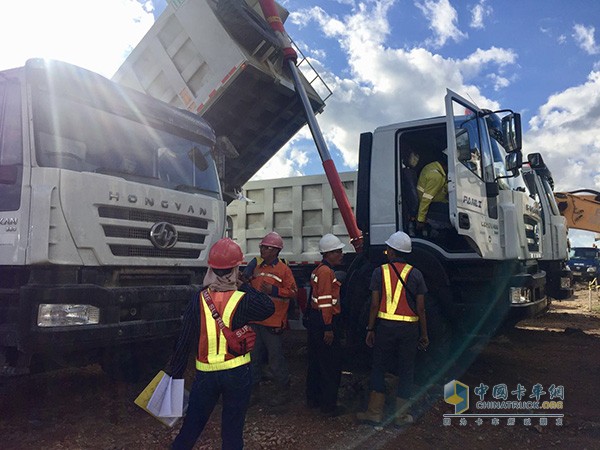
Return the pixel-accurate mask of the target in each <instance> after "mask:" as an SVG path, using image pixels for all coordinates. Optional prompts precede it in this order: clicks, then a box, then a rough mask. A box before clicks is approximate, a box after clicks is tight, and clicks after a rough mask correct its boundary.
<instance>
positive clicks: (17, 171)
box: [0, 78, 28, 265]
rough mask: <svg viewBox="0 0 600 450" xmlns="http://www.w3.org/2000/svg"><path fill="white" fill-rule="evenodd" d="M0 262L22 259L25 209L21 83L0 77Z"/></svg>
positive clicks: (25, 232)
mask: <svg viewBox="0 0 600 450" xmlns="http://www.w3.org/2000/svg"><path fill="white" fill-rule="evenodd" d="M0 80H1V81H0V264H1V265H21V264H23V263H24V261H25V248H26V239H27V226H28V222H27V215H26V212H27V211H28V207H27V203H26V202H25V201H24V200H26V198H25V195H24V193H23V191H22V190H23V178H24V175H25V174H24V172H23V136H22V120H21V92H20V84H19V83H18V82H17V81H16V80H14V79H4V80H3V79H2V78H0Z"/></svg>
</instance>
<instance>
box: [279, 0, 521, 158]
mask: <svg viewBox="0 0 600 450" xmlns="http://www.w3.org/2000/svg"><path fill="white" fill-rule="evenodd" d="M392 5H393V2H392V1H389V0H388V1H380V2H372V3H368V4H361V5H359V7H357V8H356V9H354V10H353V11H352V12H351V14H349V15H347V16H344V17H334V16H330V15H328V14H327V13H326V12H325V11H323V10H322V9H320V8H312V9H307V10H302V11H297V12H295V13H292V14H291V16H290V20H292V21H294V23H297V24H299V23H301V22H302V23H306V19H307V18H309V19H310V20H312V21H314V22H316V23H317V25H319V26H320V28H321V32H323V33H326V34H327V35H328V36H330V37H331V38H332V39H336V40H337V41H338V42H339V46H340V48H341V49H342V51H343V52H344V53H345V58H346V60H347V64H348V69H347V71H345V72H344V73H347V75H342V74H334V73H332V72H331V71H329V70H328V67H327V65H326V61H325V62H323V61H321V62H320V61H318V60H316V61H313V62H314V64H315V65H316V68H317V70H318V71H319V73H320V74H321V75H322V76H323V78H324V79H325V81H326V82H327V84H328V85H329V86H330V88H332V89H333V91H334V95H333V96H332V97H331V98H330V99H329V100H328V102H327V106H326V107H325V111H324V112H323V114H321V115H320V116H319V123H320V125H321V128H322V131H323V134H324V136H325V139H326V140H327V142H328V144H329V145H330V147H331V148H330V150H331V151H332V153H333V154H334V155H335V154H337V153H335V152H336V151H339V152H340V154H341V155H342V157H343V161H344V164H345V165H346V167H345V168H342V169H346V168H356V165H357V161H358V142H359V134H360V133H361V132H364V131H373V130H374V129H375V128H376V127H378V126H382V125H386V124H390V123H394V122H401V121H406V120H413V119H418V118H424V117H432V116H437V115H441V114H445V111H444V96H445V94H446V87H448V88H450V89H452V90H455V91H457V92H459V93H460V94H462V95H463V96H465V97H466V98H470V99H472V100H473V101H474V102H476V103H477V104H478V105H479V106H481V107H485V108H490V109H497V108H499V106H500V105H498V104H497V102H494V101H492V100H490V99H488V98H486V97H484V96H483V95H482V94H481V91H480V89H479V87H477V86H475V85H473V84H471V83H472V81H473V80H474V79H475V78H476V77H480V76H483V77H484V78H485V77H487V76H488V75H489V73H490V72H492V73H493V72H496V71H497V70H498V69H499V68H500V69H503V70H506V69H507V67H508V66H510V65H512V64H515V61H516V58H517V55H516V54H515V52H514V51H512V50H510V49H501V48H497V47H492V48H490V49H477V50H476V51H475V52H473V53H472V54H470V55H467V56H466V57H465V58H463V59H452V58H444V57H443V56H441V55H439V54H436V53H432V52H431V51H428V50H426V49H423V48H411V49H402V48H393V47H390V46H388V45H386V39H387V37H388V34H389V33H390V26H389V22H388V17H387V16H388V12H389V9H390V8H391V6H392ZM333 51H334V50H333V49H330V53H331V52H333ZM495 77H496V78H493V80H494V82H495V83H496V84H502V83H508V77H507V76H504V75H503V76H502V77H501V76H499V75H495Z"/></svg>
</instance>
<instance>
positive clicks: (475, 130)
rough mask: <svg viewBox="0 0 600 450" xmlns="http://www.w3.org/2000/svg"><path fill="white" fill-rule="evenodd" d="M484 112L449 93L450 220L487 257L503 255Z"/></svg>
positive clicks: (447, 101)
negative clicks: (501, 253) (500, 252)
mask: <svg viewBox="0 0 600 450" xmlns="http://www.w3.org/2000/svg"><path fill="white" fill-rule="evenodd" d="M481 112H482V111H481V110H480V109H479V108H477V106H475V105H474V104H472V103H470V102H469V101H467V100H465V99H464V98H462V97H460V96H459V95H458V94H456V93H454V92H452V91H450V90H448V91H447V95H446V130H447V139H448V202H449V206H450V221H451V222H452V224H453V225H454V227H455V229H456V230H457V232H458V234H459V235H462V236H464V237H465V238H466V240H467V241H468V242H469V244H470V245H471V246H472V247H473V248H474V249H475V250H476V251H477V252H478V253H479V254H480V255H481V256H482V257H483V258H494V257H496V256H498V252H499V244H500V241H499V239H500V238H499V223H498V185H497V184H496V182H495V181H494V169H493V164H494V158H493V154H492V151H491V144H490V139H489V133H488V131H487V125H486V122H485V119H483V118H481V115H480V114H479V113H481Z"/></svg>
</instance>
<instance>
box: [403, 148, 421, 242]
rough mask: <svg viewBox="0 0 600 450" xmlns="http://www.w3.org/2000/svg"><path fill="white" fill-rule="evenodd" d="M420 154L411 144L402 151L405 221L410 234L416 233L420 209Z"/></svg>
mask: <svg viewBox="0 0 600 450" xmlns="http://www.w3.org/2000/svg"><path fill="white" fill-rule="evenodd" d="M419 158H420V157H419V154H418V153H417V152H416V150H415V149H414V148H412V147H410V146H406V148H405V149H404V150H403V152H402V173H401V176H402V193H403V195H402V197H403V199H404V207H403V210H402V211H403V218H404V220H403V223H404V224H405V226H406V229H407V232H408V234H409V235H411V236H414V235H415V223H416V221H417V212H418V210H419V195H418V194H417V180H418V176H417V169H416V167H417V164H419Z"/></svg>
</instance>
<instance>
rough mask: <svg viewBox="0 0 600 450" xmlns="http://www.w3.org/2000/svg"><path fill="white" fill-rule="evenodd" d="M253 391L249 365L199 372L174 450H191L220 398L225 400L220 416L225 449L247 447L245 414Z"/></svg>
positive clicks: (234, 449) (173, 446)
mask: <svg viewBox="0 0 600 450" xmlns="http://www.w3.org/2000/svg"><path fill="white" fill-rule="evenodd" d="M251 391H252V372H251V369H250V364H245V365H243V366H240V367H236V368H234V369H228V370H218V371H215V372H201V371H197V372H196V379H195V380H194V384H193V386H192V391H191V392H190V403H189V406H188V410H187V414H186V416H185V419H184V421H183V425H182V427H181V430H180V431H179V434H178V435H177V437H176V438H175V441H173V445H172V448H173V449H174V450H179V449H191V448H193V447H194V444H195V443H196V440H197V439H198V437H200V433H202V430H203V429H204V427H205V426H206V423H207V422H208V419H209V418H210V414H211V413H212V411H213V409H214V408H215V405H216V404H217V401H218V400H219V397H220V396H221V395H222V396H223V412H222V414H221V440H222V448H223V449H226V450H237V449H241V448H243V447H244V439H243V431H244V421H245V420H246V411H247V410H248V404H249V403H250V393H251Z"/></svg>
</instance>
